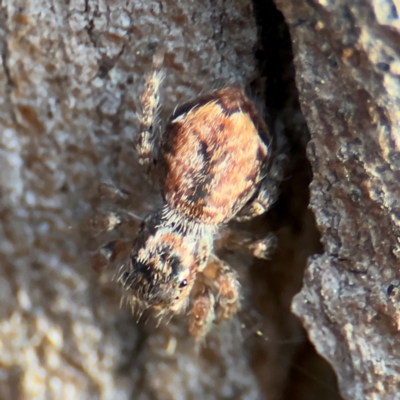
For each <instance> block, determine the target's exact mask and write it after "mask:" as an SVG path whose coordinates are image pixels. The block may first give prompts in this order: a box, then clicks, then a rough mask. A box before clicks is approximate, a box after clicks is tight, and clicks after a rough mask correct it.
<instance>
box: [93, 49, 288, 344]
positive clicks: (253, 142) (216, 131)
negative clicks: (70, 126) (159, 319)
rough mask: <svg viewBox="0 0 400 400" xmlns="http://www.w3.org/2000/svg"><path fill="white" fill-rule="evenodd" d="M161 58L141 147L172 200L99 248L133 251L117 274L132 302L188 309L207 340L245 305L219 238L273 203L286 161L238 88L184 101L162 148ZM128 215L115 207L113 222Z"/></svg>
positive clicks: (150, 87) (147, 93)
mask: <svg viewBox="0 0 400 400" xmlns="http://www.w3.org/2000/svg"><path fill="white" fill-rule="evenodd" d="M162 62H163V57H162V56H161V53H159V52H158V53H156V55H155V56H154V58H153V70H152V72H151V73H150V75H149V76H148V77H147V79H146V83H145V89H144V92H143V94H142V96H141V103H142V113H141V116H140V122H141V124H140V132H139V134H138V135H137V138H136V141H135V149H136V152H137V154H138V160H139V163H140V164H141V165H142V166H143V167H144V169H145V171H146V173H148V174H151V173H152V172H154V171H156V172H157V175H158V177H159V182H160V188H161V195H162V199H163V203H164V205H163V207H162V208H161V209H158V210H156V211H155V212H154V213H152V214H150V215H149V216H148V217H147V218H145V220H144V221H142V223H141V227H140V229H139V232H138V234H137V237H136V239H134V240H133V242H132V241H131V242H129V243H125V245H124V244H122V245H121V243H120V242H118V241H115V242H111V243H108V244H106V245H105V246H103V247H102V248H101V249H100V250H99V252H98V254H100V255H103V256H105V258H106V259H107V260H108V261H110V260H114V261H115V260H116V259H118V257H119V253H121V252H122V250H121V249H122V248H125V251H126V249H128V252H129V255H128V256H126V257H125V258H124V257H120V259H121V260H120V262H119V267H120V268H119V272H118V281H119V282H120V283H121V285H122V286H123V288H124V289H126V291H127V293H129V298H130V301H131V302H132V304H133V305H134V306H135V307H136V306H139V307H140V308H141V309H147V308H153V309H156V310H158V311H159V315H160V316H163V315H165V314H172V315H174V314H178V313H182V312H184V311H186V310H188V309H189V310H190V311H189V313H188V314H189V330H190V332H191V333H192V335H193V336H195V337H197V338H202V337H204V336H205V335H206V334H207V332H208V331H209V330H210V328H211V326H212V324H213V323H215V322H220V321H222V320H227V319H229V318H230V317H231V316H232V315H234V314H235V313H236V312H237V311H238V310H239V308H240V284H239V281H238V274H237V273H236V271H235V270H233V269H232V268H231V267H230V266H229V265H228V264H227V263H226V262H224V261H222V260H220V259H219V258H217V257H216V256H215V255H214V254H213V240H214V235H215V234H216V233H217V232H218V231H219V229H220V228H221V227H222V226H224V225H226V224H227V223H228V222H229V221H231V220H240V221H242V220H246V219H250V218H253V217H255V216H257V215H260V214H262V213H264V212H266V211H267V210H268V209H269V208H270V206H271V205H272V203H273V202H274V201H275V199H276V197H277V188H278V185H279V183H280V181H281V179H282V170H283V168H282V165H281V161H282V160H281V158H280V156H279V155H278V156H277V157H275V156H274V155H273V154H272V146H271V137H270V134H269V131H268V128H267V126H266V124H265V123H264V121H263V120H262V119H261V118H260V117H259V115H258V113H257V111H256V108H255V106H254V105H253V103H252V102H251V101H250V100H249V99H248V98H247V97H246V95H245V94H244V92H243V90H242V89H241V88H239V87H225V88H223V89H220V90H217V91H214V92H211V93H209V94H206V95H202V96H201V97H198V98H196V99H195V100H193V101H190V102H187V103H185V104H183V105H182V106H180V107H178V108H177V109H176V110H175V111H174V113H173V114H172V116H171V117H170V119H169V122H168V124H167V126H166V128H165V131H164V134H163V135H162V138H161V140H160V144H159V146H157V143H156V142H157V136H158V135H157V133H156V116H157V109H158V106H159V95H158V89H159V86H160V83H161V81H162V79H163V72H162ZM156 147H159V150H158V153H156ZM117 192H118V190H117V189H116V190H115V193H117ZM119 193H120V194H121V195H123V194H122V192H119ZM121 220H122V218H119V217H118V215H115V214H113V216H112V218H109V220H108V222H107V223H106V227H105V229H106V230H111V229H113V228H114V227H115V226H116V225H117V224H119V223H120V222H121ZM251 246H253V252H254V253H255V255H258V256H259V255H260V254H261V256H262V254H265V251H264V250H265V242H263V241H262V240H261V241H258V244H257V243H256V244H254V243H252V244H251ZM251 246H250V247H251ZM188 306H189V307H188Z"/></svg>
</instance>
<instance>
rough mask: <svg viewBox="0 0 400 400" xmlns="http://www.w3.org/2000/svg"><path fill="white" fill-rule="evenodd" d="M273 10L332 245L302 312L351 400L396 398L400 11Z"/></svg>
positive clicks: (323, 6)
mask: <svg viewBox="0 0 400 400" xmlns="http://www.w3.org/2000/svg"><path fill="white" fill-rule="evenodd" d="M276 3H277V6H278V8H279V9H280V10H281V11H282V13H283V14H284V16H285V19H286V22H287V23H288V25H289V28H290V33H291V37H292V43H293V53H294V65H295V70H296V83H297V87H298V90H299V93H300V104H301V108H302V111H303V114H304V117H305V118H306V121H307V125H308V127H309V130H310V134H311V141H310V143H309V144H308V157H309V159H310V161H311V165H312V169H313V179H312V183H311V186H310V191H311V201H310V206H311V209H312V210H313V212H314V214H315V216H316V221H317V225H318V228H319V230H320V232H321V234H322V242H323V245H324V253H323V254H321V255H318V256H315V257H313V258H312V259H311V260H310V261H309V264H308V267H307V269H306V272H305V279H304V286H303V289H302V290H301V292H300V293H299V294H298V295H297V296H296V297H295V299H294V302H293V306H292V307H293V311H294V312H295V313H296V314H297V315H298V316H299V317H300V318H301V319H302V321H303V324H304V326H305V328H306V330H307V331H308V334H309V336H310V339H311V341H312V342H313V343H314V344H315V346H316V348H317V350H318V352H319V353H320V354H322V355H323V356H324V357H325V358H326V359H327V360H328V361H329V362H330V363H331V364H332V366H333V368H334V369H335V371H336V373H337V376H338V380H339V386H340V390H341V393H342V395H343V396H344V397H345V398H347V399H399V398H400V394H399V387H400V386H399V385H400V375H399V368H400V358H399V355H400V336H399V329H400V325H399V321H400V320H399V317H400V314H399V296H400V292H399V265H400V262H399V258H400V247H399V240H400V202H399V199H400V184H399V182H400V152H399V150H400V129H399V128H400V113H399V109H400V80H399V74H400V69H399V67H400V20H399V15H398V13H399V12H400V9H399V4H398V3H397V2H391V1H351V2H348V1H336V2H329V1H322V0H321V1H312V2H304V1H285V0H277V1H276Z"/></svg>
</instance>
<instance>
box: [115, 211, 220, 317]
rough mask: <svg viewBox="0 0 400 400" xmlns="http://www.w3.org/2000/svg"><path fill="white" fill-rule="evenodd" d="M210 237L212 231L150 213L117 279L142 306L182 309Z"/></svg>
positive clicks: (203, 261) (204, 258) (207, 252)
mask: <svg viewBox="0 0 400 400" xmlns="http://www.w3.org/2000/svg"><path fill="white" fill-rule="evenodd" d="M212 239H213V237H212V233H211V232H202V234H199V230H196V229H195V230H193V229H189V228H186V229H183V228H182V225H181V224H168V223H165V222H164V221H163V220H162V218H161V217H160V216H159V215H155V216H151V217H150V218H147V219H146V220H145V221H144V223H143V224H142V227H141V229H140V232H139V235H138V237H137V239H136V242H135V244H134V248H133V250H132V252H131V255H130V257H129V259H128V261H127V262H126V263H125V264H124V266H123V268H122V271H121V275H120V281H121V282H122V284H123V286H124V287H125V288H126V289H127V290H129V291H130V292H131V293H132V296H133V301H134V302H137V303H139V305H141V306H143V307H144V308H148V307H152V308H155V309H157V310H159V311H160V312H161V313H163V312H172V313H174V314H176V313H179V312H182V311H183V310H184V309H185V307H186V305H187V301H188V299H189V294H190V291H191V289H192V287H193V284H194V281H195V278H196V274H197V272H198V271H201V270H202V269H204V267H205V266H206V263H207V260H208V256H209V255H210V253H211V249H212Z"/></svg>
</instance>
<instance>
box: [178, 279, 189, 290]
mask: <svg viewBox="0 0 400 400" xmlns="http://www.w3.org/2000/svg"><path fill="white" fill-rule="evenodd" d="M187 284H188V281H187V279H184V280H183V281H182V282H181V283H180V284H179V289H183V288H184V287H185V286H187Z"/></svg>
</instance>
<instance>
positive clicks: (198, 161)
mask: <svg viewBox="0 0 400 400" xmlns="http://www.w3.org/2000/svg"><path fill="white" fill-rule="evenodd" d="M268 141H269V136H268V132H267V129H266V127H265V125H264V123H263V122H262V120H261V119H260V118H259V116H258V115H257V112H256V110H255V108H254V106H253V105H252V103H251V102H250V101H249V100H248V99H247V97H246V96H245V95H244V93H243V91H242V90H241V89H238V88H225V89H222V90H219V91H217V92H214V93H212V94H209V95H206V96H203V97H201V98H199V99H197V100H196V102H193V103H187V104H185V105H183V106H182V107H180V108H179V109H178V110H177V111H176V113H175V114H174V115H173V116H172V118H171V121H170V122H169V124H168V126H167V128H166V131H165V134H164V137H163V141H162V144H161V148H160V152H161V154H160V160H161V170H162V174H161V176H162V178H161V179H162V181H161V187H162V194H163V197H164V199H165V201H166V203H167V204H168V206H169V207H170V209H172V210H175V211H178V212H179V213H180V214H182V215H184V216H186V217H187V218H189V219H195V220H197V221H199V222H202V223H206V224H211V225H217V224H221V223H224V222H227V221H229V220H230V219H231V218H232V217H233V216H234V215H235V214H236V213H237V212H238V211H239V210H240V209H241V208H242V207H243V206H244V205H245V204H246V202H247V201H248V200H249V199H250V197H251V196H252V195H253V194H254V192H255V190H256V189H257V184H258V182H259V180H260V168H261V165H262V164H264V163H265V161H266V158H267V157H268V147H267V144H268Z"/></svg>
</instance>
